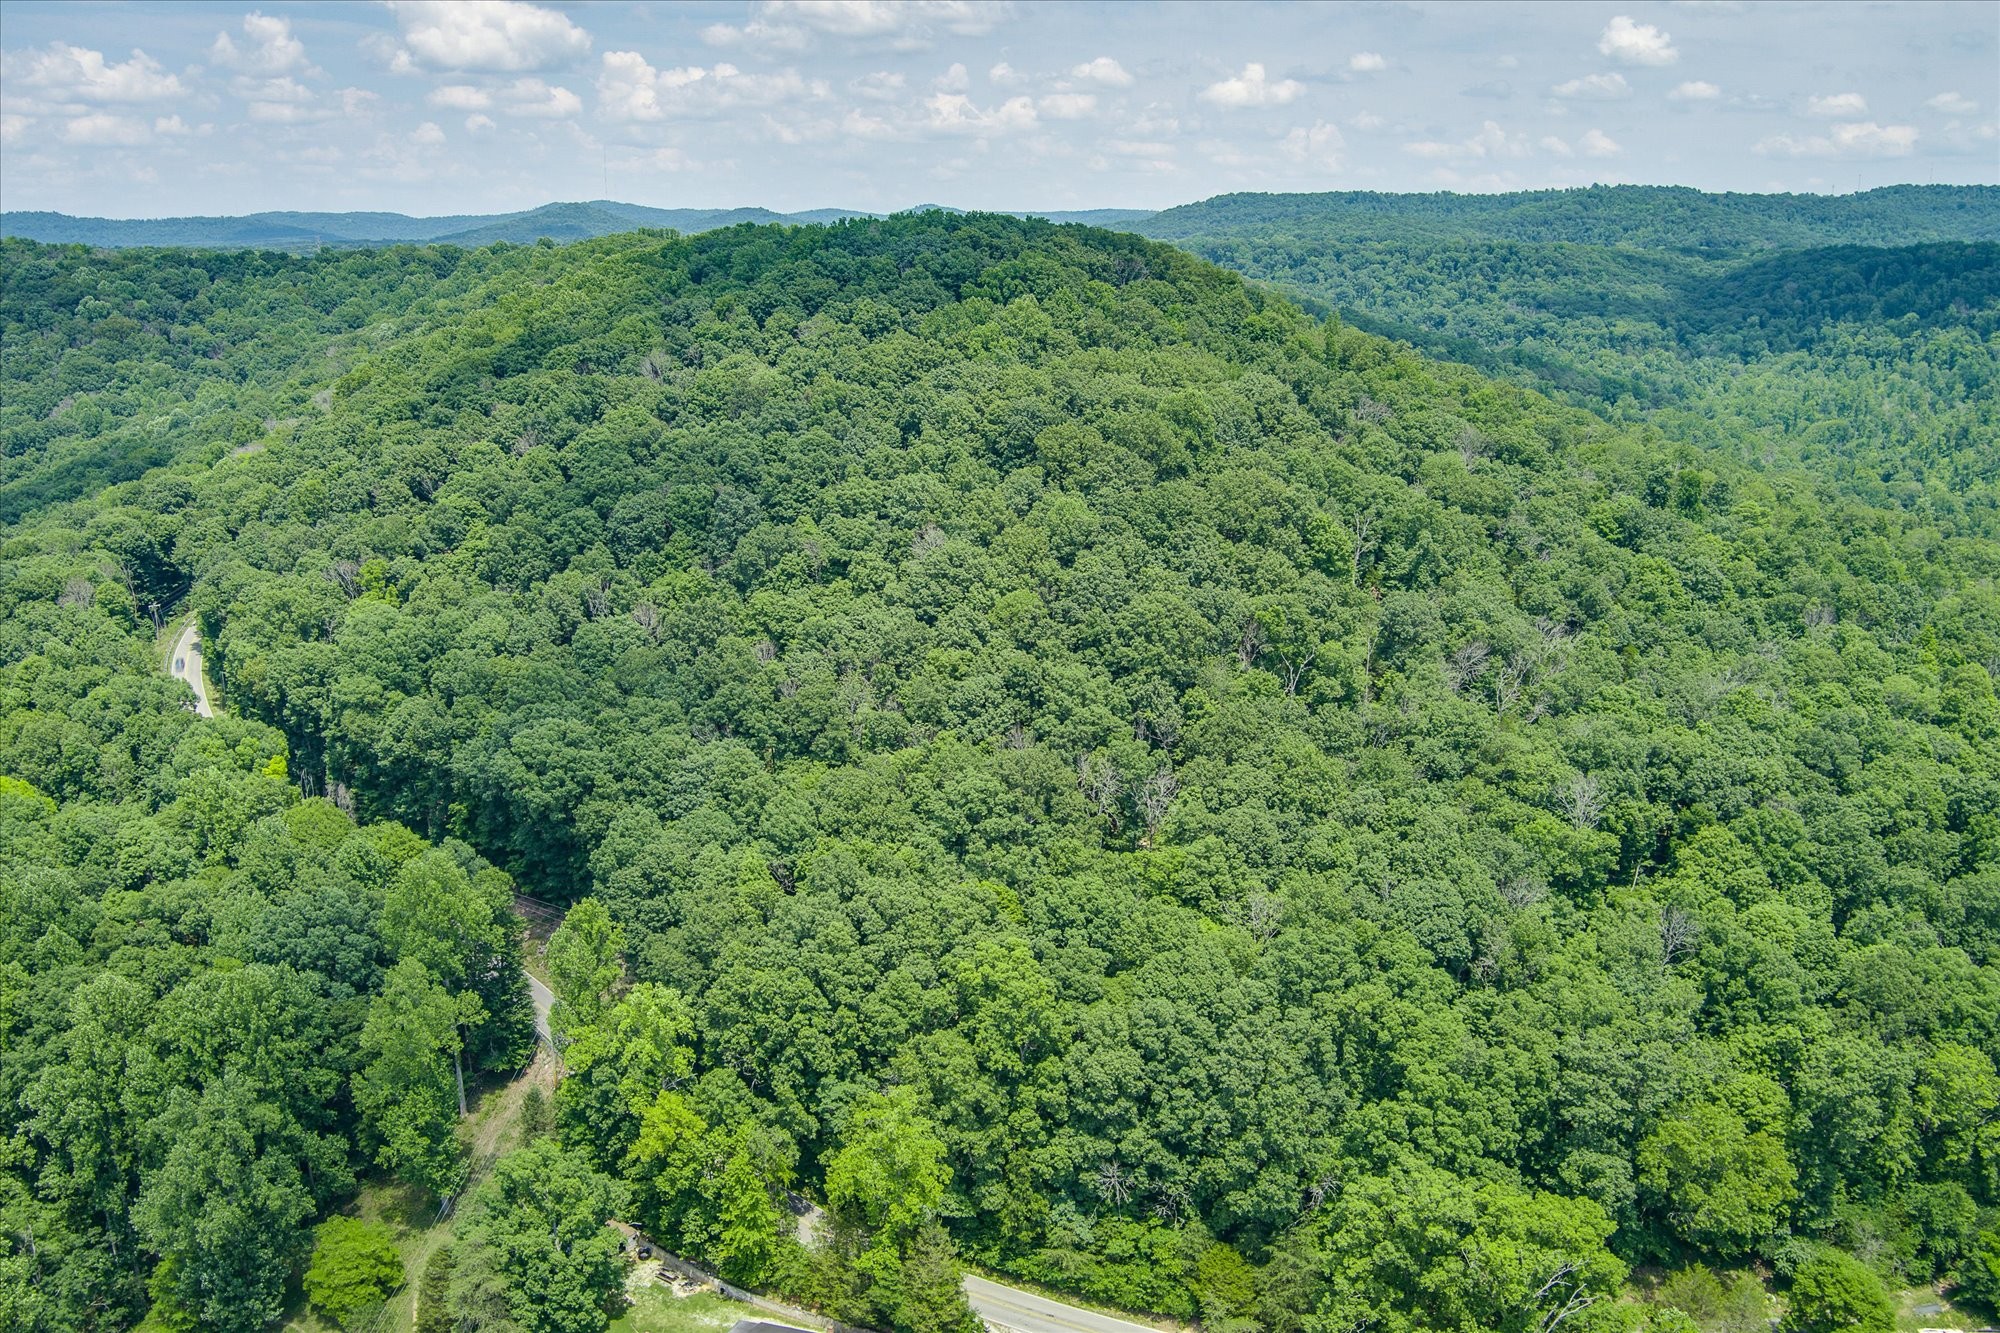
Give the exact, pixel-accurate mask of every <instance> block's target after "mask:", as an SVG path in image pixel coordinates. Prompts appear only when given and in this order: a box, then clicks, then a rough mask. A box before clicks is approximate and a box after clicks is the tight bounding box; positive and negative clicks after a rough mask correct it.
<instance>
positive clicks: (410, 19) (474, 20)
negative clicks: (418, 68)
mask: <svg viewBox="0 0 2000 1333" xmlns="http://www.w3.org/2000/svg"><path fill="white" fill-rule="evenodd" d="M385 2H386V3H387V4H388V5H389V8H390V9H391V10H393V11H394V12H395V15H396V21H397V23H398V24H400V25H401V27H402V30H403V52H404V53H405V54H406V55H407V56H408V57H411V58H413V59H414V60H415V61H416V62H418V63H421V64H423V65H427V66H430V67H431V68H434V69H452V70H488V71H495V72H513V71H516V70H530V69H544V68H547V67H548V66H551V65H557V64H561V63H564V62H566V61H570V60H576V59H579V58H581V57H583V56H586V55H588V54H589V53H590V34H589V33H587V32H585V31H584V30H583V29H582V28H579V27H577V26H576V24H574V23H572V22H570V21H569V18H568V16H566V15H564V14H560V13H557V12H556V11H555V10H553V9H543V8H542V7H541V6H540V5H531V4H526V3H523V0H385Z"/></svg>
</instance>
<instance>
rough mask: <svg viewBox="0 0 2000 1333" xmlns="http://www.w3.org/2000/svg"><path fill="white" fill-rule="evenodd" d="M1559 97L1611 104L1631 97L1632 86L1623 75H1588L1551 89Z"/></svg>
mask: <svg viewBox="0 0 2000 1333" xmlns="http://www.w3.org/2000/svg"><path fill="white" fill-rule="evenodd" d="M1549 91H1550V92H1552V93H1554V94H1555V95H1556V96H1557V97H1576V98H1582V99H1583V100H1585V101H1592V102H1609V101H1613V100H1615V99H1617V98H1620V97H1625V96H1629V95H1630V93H1631V91H1632V85H1630V84H1628V83H1626V82H1625V76H1624V75H1623V74H1586V75H1584V76H1583V77H1582V78H1578V79H1571V80H1570V81H1569V82H1567V83H1559V84H1557V85H1556V86H1555V87H1553V88H1551V89H1549Z"/></svg>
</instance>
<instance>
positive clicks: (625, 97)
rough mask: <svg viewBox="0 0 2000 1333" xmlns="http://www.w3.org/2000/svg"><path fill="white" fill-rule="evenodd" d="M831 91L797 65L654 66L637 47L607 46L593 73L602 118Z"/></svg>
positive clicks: (648, 116)
mask: <svg viewBox="0 0 2000 1333" xmlns="http://www.w3.org/2000/svg"><path fill="white" fill-rule="evenodd" d="M830 92H831V89H829V88H828V86H827V84H826V83H825V82H824V81H823V80H819V79H813V80H811V81H808V80H806V79H804V78H802V77H801V76H800V75H799V73H798V71H797V70H790V69H786V70H779V71H776V72H774V73H770V74H746V73H744V72H743V71H742V70H740V69H738V68H737V67H736V66H734V65H731V64H728V63H726V62H723V61H717V62H716V63H715V64H713V65H710V66H707V67H703V66H700V65H686V66H683V67H681V68H679V69H654V68H653V67H652V65H651V64H649V63H647V60H646V57H644V56H643V55H640V54H639V53H638V52H637V51H606V52H605V53H604V59H603V67H602V69H601V70H600V72H599V73H598V76H597V109H598V114H600V115H602V116H603V117H604V118H605V119H607V120H663V119H665V118H666V115H667V112H668V111H669V110H674V111H681V112H686V113H689V114H703V113H711V112H716V111H722V110H726V109H728V108H730V107H735V106H745V105H749V106H773V105H776V104H777V103H780V102H788V101H803V100H807V99H818V98H824V97H827V96H829V95H830Z"/></svg>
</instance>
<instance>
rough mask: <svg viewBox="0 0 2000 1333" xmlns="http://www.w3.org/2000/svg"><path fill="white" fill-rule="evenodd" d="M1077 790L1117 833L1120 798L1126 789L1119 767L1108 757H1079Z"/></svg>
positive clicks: (1083, 755)
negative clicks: (1119, 773)
mask: <svg viewBox="0 0 2000 1333" xmlns="http://www.w3.org/2000/svg"><path fill="white" fill-rule="evenodd" d="M1076 788H1077V790H1078V791H1080V792H1082V793H1083V799H1084V800H1086V801H1088V802H1089V803H1090V808H1091V809H1093V810H1095V811H1096V812H1097V814H1098V817H1099V818H1101V819H1106V820H1109V821H1110V823H1111V831H1112V832H1113V833H1116V832H1117V831H1118V825H1119V813H1120V812H1119V809H1118V797H1119V796H1120V795H1121V794H1122V793H1123V791H1124V788H1125V783H1124V780H1123V779H1122V778H1120V777H1119V775H1118V766H1117V765H1116V764H1113V763H1112V762H1111V760H1110V758H1109V756H1106V755H1102V754H1097V753H1091V754H1080V755H1078V756H1077V757H1076Z"/></svg>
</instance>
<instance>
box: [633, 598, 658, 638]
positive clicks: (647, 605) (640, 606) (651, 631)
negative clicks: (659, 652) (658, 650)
mask: <svg viewBox="0 0 2000 1333" xmlns="http://www.w3.org/2000/svg"><path fill="white" fill-rule="evenodd" d="M632 623H633V624H635V625H637V626H638V627H639V628H640V629H642V630H644V631H646V637H647V638H648V639H651V640H652V641H653V642H654V643H658V642H659V641H660V608H659V607H657V606H654V605H653V604H652V603H651V602H640V603H637V604H636V605H635V606H633V608H632Z"/></svg>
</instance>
